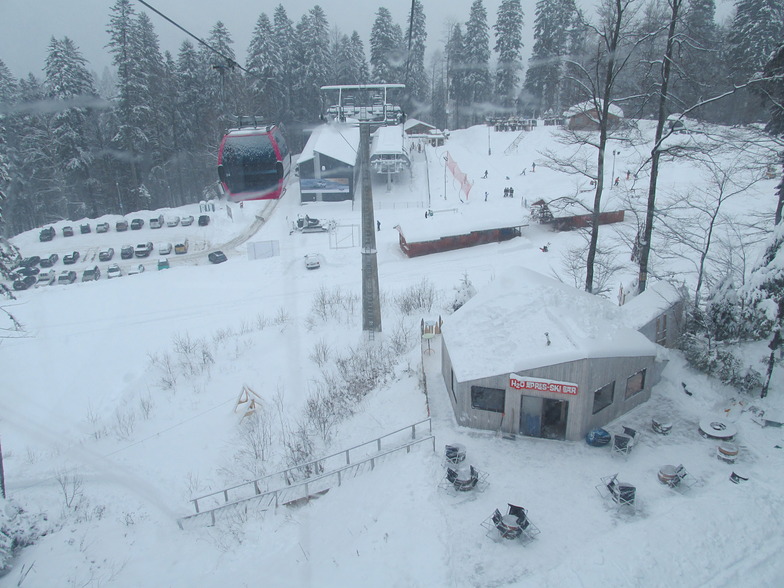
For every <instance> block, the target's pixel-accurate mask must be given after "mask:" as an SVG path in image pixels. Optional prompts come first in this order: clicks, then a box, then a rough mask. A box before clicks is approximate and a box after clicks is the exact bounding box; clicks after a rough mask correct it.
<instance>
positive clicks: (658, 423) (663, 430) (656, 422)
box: [651, 417, 672, 435]
mask: <svg viewBox="0 0 784 588" xmlns="http://www.w3.org/2000/svg"><path fill="white" fill-rule="evenodd" d="M651 428H652V429H653V430H654V431H655V432H656V433H659V435H669V434H670V431H671V430H672V423H671V422H670V421H668V420H665V419H663V418H659V417H655V418H653V419H652V420H651Z"/></svg>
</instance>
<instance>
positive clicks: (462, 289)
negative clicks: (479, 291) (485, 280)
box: [452, 273, 476, 311]
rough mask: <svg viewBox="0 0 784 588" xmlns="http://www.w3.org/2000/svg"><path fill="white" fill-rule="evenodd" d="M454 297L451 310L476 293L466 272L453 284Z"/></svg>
mask: <svg viewBox="0 0 784 588" xmlns="http://www.w3.org/2000/svg"><path fill="white" fill-rule="evenodd" d="M455 290H456V292H455V299H454V300H453V301H452V310H453V311H455V310H457V309H458V308H460V307H461V306H463V305H464V304H465V303H466V302H468V301H469V300H471V299H472V298H473V297H474V296H475V295H476V288H474V285H473V284H472V283H471V279H470V278H469V277H468V274H467V273H465V274H463V277H462V279H461V280H460V283H459V284H458V285H457V286H455Z"/></svg>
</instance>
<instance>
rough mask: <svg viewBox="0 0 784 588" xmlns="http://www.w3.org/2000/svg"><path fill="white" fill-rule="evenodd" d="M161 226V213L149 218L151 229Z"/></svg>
mask: <svg viewBox="0 0 784 588" xmlns="http://www.w3.org/2000/svg"><path fill="white" fill-rule="evenodd" d="M162 226H163V215H162V214H159V215H158V216H154V217H152V218H151V219H150V228H151V229H160V228H161V227H162Z"/></svg>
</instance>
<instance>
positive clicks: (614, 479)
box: [596, 474, 637, 510]
mask: <svg viewBox="0 0 784 588" xmlns="http://www.w3.org/2000/svg"><path fill="white" fill-rule="evenodd" d="M596 490H597V492H599V496H601V497H602V498H603V499H605V500H608V501H610V502H612V503H614V504H615V505H616V506H618V508H621V507H628V508H631V509H632V510H634V508H635V504H636V501H637V488H636V487H635V486H633V485H631V484H628V483H626V482H619V481H618V474H613V475H612V476H606V477H604V478H601V483H600V484H598V485H597V486H596Z"/></svg>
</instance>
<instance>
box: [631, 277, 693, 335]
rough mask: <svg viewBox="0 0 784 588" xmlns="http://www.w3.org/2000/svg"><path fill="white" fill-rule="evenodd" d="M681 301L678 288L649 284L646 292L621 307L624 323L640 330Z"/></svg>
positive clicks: (661, 284)
mask: <svg viewBox="0 0 784 588" xmlns="http://www.w3.org/2000/svg"><path fill="white" fill-rule="evenodd" d="M680 299H681V294H680V292H679V291H678V288H676V287H675V286H673V285H672V284H670V283H669V282H663V281H660V282H654V283H652V284H650V283H649V284H648V285H647V287H646V288H645V292H643V293H642V294H638V295H637V296H634V297H633V298H629V299H627V302H626V303H625V304H624V305H623V306H621V312H622V313H623V315H624V322H625V324H627V325H628V326H630V327H632V328H633V329H640V328H642V327H644V326H645V325H647V324H648V323H649V322H651V321H652V320H653V319H655V318H656V317H658V316H660V315H661V314H662V313H663V312H664V311H665V310H667V309H668V308H670V307H671V306H672V305H673V304H675V303H676V302H678V301H679V300H680Z"/></svg>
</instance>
